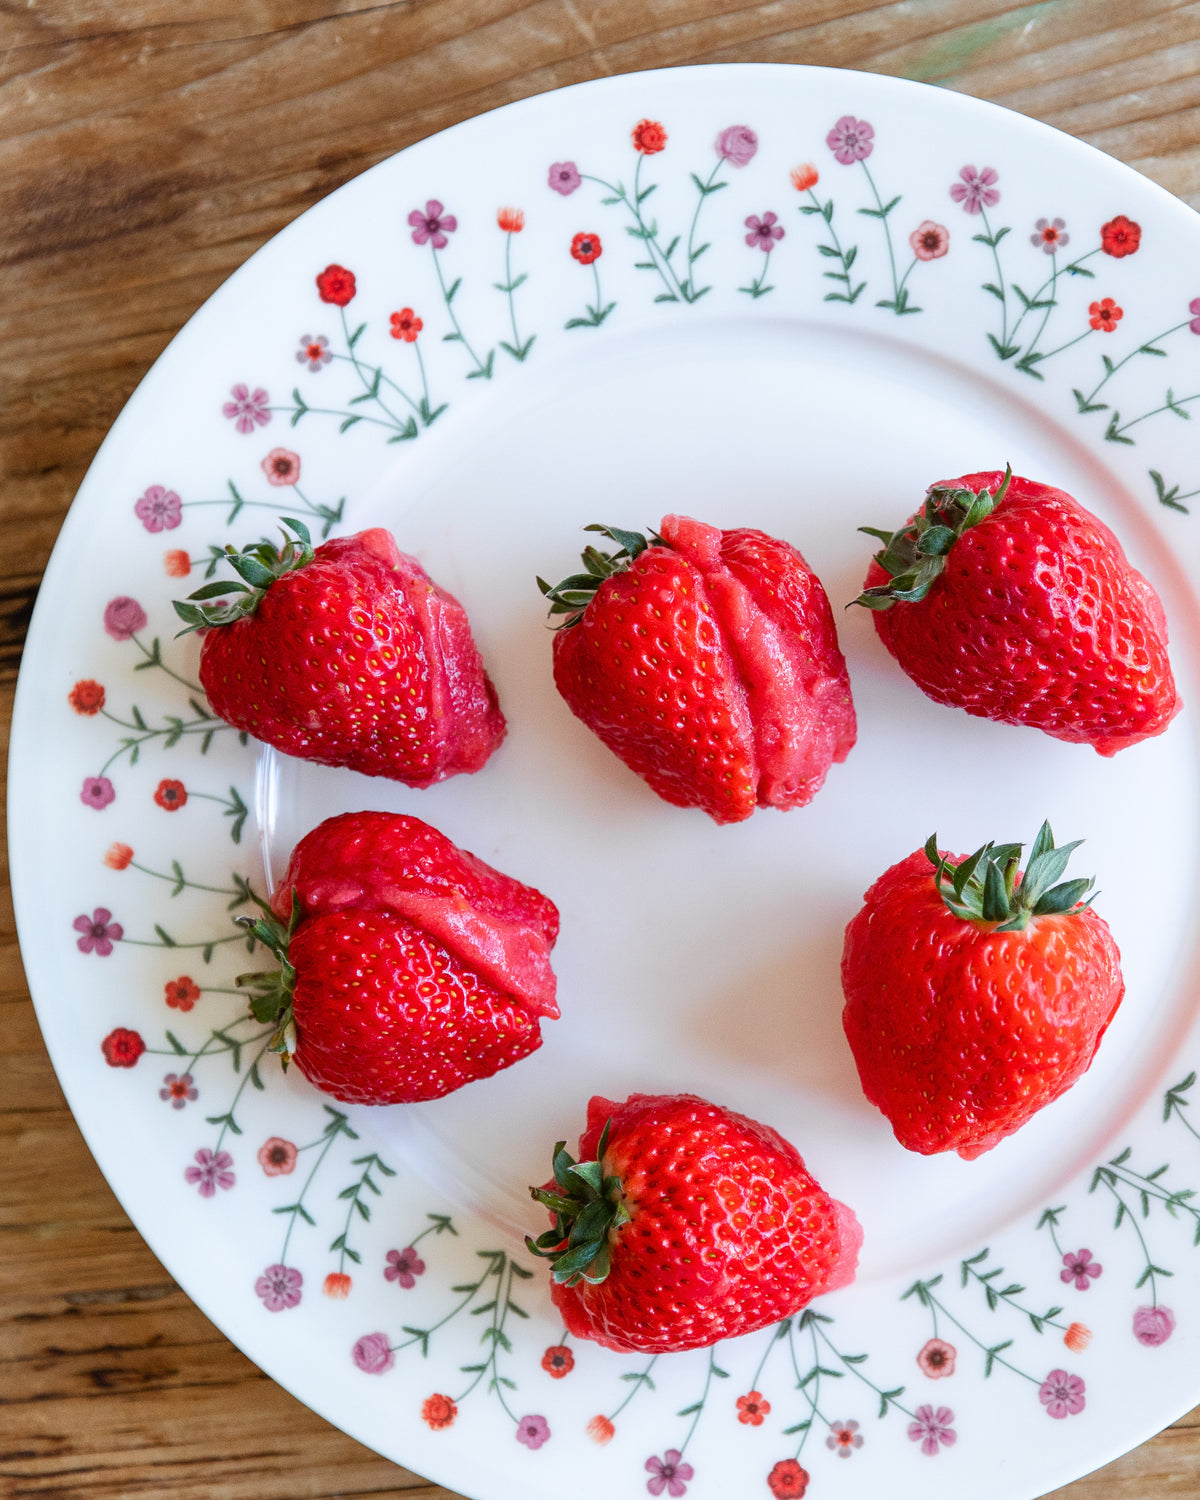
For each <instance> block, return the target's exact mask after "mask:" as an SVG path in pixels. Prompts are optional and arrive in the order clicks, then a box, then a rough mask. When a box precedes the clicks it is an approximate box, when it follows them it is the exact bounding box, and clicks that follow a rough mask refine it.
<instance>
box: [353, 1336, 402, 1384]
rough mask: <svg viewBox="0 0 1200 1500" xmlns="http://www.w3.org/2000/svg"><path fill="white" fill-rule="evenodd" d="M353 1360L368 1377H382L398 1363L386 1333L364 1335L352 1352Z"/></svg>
mask: <svg viewBox="0 0 1200 1500" xmlns="http://www.w3.org/2000/svg"><path fill="white" fill-rule="evenodd" d="M351 1358H352V1359H353V1360H354V1363H355V1364H356V1365H357V1366H358V1368H359V1369H360V1370H362V1371H363V1372H364V1373H365V1374H367V1375H382V1374H383V1373H384V1372H385V1371H387V1370H390V1369H391V1368H392V1366H393V1365H394V1364H395V1363H396V1356H395V1355H394V1354H393V1353H392V1346H391V1345H390V1344H389V1343H388V1336H387V1334H386V1333H364V1334H363V1336H362V1338H360V1339H359V1340H358V1342H357V1343H356V1344H355V1346H354V1348H353V1349H352V1350H351Z"/></svg>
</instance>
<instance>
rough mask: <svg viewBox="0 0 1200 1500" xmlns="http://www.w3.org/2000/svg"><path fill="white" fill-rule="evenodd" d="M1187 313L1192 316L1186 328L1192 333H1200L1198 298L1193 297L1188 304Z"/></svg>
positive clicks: (1199, 299) (1199, 298) (1199, 302)
mask: <svg viewBox="0 0 1200 1500" xmlns="http://www.w3.org/2000/svg"><path fill="white" fill-rule="evenodd" d="M1188 312H1190V313H1191V315H1192V321H1191V322H1190V323H1189V324H1188V327H1189V328H1190V329H1191V330H1192V332H1193V333H1200V297H1193V298H1192V300H1191V301H1190V302H1189V303H1188Z"/></svg>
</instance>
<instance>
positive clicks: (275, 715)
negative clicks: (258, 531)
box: [175, 520, 505, 787]
mask: <svg viewBox="0 0 1200 1500" xmlns="http://www.w3.org/2000/svg"><path fill="white" fill-rule="evenodd" d="M285 524H286V525H287V526H289V527H290V528H291V530H292V531H293V532H294V533H295V538H294V539H293V538H290V537H289V538H286V540H285V544H284V546H283V547H282V548H280V549H277V548H275V547H274V546H272V545H271V543H269V542H262V543H259V544H257V545H255V546H252V547H247V548H246V549H245V550H244V551H242V552H234V551H233V549H232V548H230V549H228V550H227V557H228V561H229V562H230V564H231V565H232V566H233V568H234V570H235V571H236V572H237V574H238V577H239V579H240V580H241V581H240V582H239V581H236V580H229V581H228V582H225V583H210V584H206V585H205V586H204V587H203V588H201V589H198V590H197V591H196V592H195V593H194V594H192V595H191V599H192V600H193V601H208V600H211V599H213V598H215V597H216V596H218V595H221V594H229V593H231V592H232V593H233V594H234V595H235V597H234V598H233V599H231V600H225V601H223V602H221V603H219V604H213V603H207V602H203V603H196V602H193V603H177V604H176V605H175V608H176V611H177V612H178V614H179V615H180V617H181V618H182V619H183V620H185V621H186V622H187V626H188V629H189V630H203V631H204V632H205V634H204V644H203V646H202V648H201V653H200V681H201V682H202V683H203V685H204V689H205V692H206V693H207V694H208V699H209V702H210V704H211V705H212V708H213V712H214V713H216V714H218V715H219V716H220V717H221V718H222V719H224V720H225V721H226V723H229V724H232V725H233V726H234V727H235V728H237V729H242V730H245V731H246V732H247V733H249V734H252V735H253V736H254V737H255V739H258V740H262V741H263V742H264V743H265V744H268V745H274V746H275V748H276V749H277V750H283V751H285V752H286V753H287V754H288V755H296V756H299V757H301V758H302V759H305V760H315V761H319V762H320V763H321V764H322V765H331V766H348V767H349V768H350V769H351V770H352V771H361V772H363V774H364V775H367V776H389V777H391V778H392V779H393V780H396V781H403V782H405V783H406V784H407V785H409V786H416V787H425V786H430V785H432V784H433V783H434V782H436V781H442V780H443V779H444V778H445V777H447V776H454V775H457V774H458V773H459V772H463V771H478V770H479V768H480V767H481V766H482V765H483V763H484V762H485V761H486V760H487V758H488V756H489V755H491V753H492V751H493V750H495V749H496V747H497V746H498V745H499V743H500V741H501V740H502V739H503V738H504V731H505V724H504V718H503V715H502V714H501V712H500V709H499V706H498V705H497V702H496V694H495V691H494V689H493V687H492V684H491V682H490V681H489V680H488V677H487V674H486V673H485V672H484V670H483V664H482V662H481V661H480V658H479V652H478V650H477V649H476V646H475V642H474V640H473V639H472V637H471V628H470V625H469V624H468V622H467V616H466V611H465V610H464V609H463V607H462V605H461V604H459V602H458V600H457V599H455V598H453V596H452V595H450V594H448V593H446V591H445V590H444V589H442V588H439V587H438V585H437V584H436V583H434V582H433V580H432V579H431V578H430V577H429V576H428V574H427V573H426V572H425V570H424V569H423V568H422V567H421V565H420V563H418V562H417V561H416V559H415V558H412V557H408V556H406V555H405V554H404V553H403V552H401V551H400V550H399V549H398V548H397V546H396V543H395V541H394V540H393V538H392V537H391V535H390V534H389V533H388V532H386V531H383V530H381V529H380V528H378V527H376V528H375V529H374V530H371V531H363V532H359V534H358V535H357V536H348V537H338V538H336V539H335V540H333V541H331V542H325V543H323V544H322V545H321V546H319V547H317V548H316V549H315V550H314V548H313V547H312V546H311V543H310V539H309V534H308V531H307V529H306V528H305V526H304V525H303V523H301V522H299V521H293V520H288V521H286V522H285Z"/></svg>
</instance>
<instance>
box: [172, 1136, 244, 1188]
mask: <svg viewBox="0 0 1200 1500" xmlns="http://www.w3.org/2000/svg"><path fill="white" fill-rule="evenodd" d="M192 1160H193V1161H194V1163H195V1165H194V1166H189V1167H185V1168H184V1169H183V1176H184V1181H185V1182H190V1183H193V1184H194V1185H195V1187H196V1189H197V1191H198V1192H199V1194H200V1196H201V1197H202V1198H211V1197H212V1196H213V1195H214V1194H215V1193H216V1191H217V1189H218V1188H220V1189H221V1190H222V1191H223V1192H224V1191H227V1190H228V1189H229V1188H231V1187H232V1186H233V1184H234V1183H235V1182H236V1181H237V1179H236V1177H235V1176H234V1174H233V1173H232V1172H231V1171H230V1170H229V1169H230V1167H232V1166H233V1157H232V1156H230V1154H229V1152H228V1151H217V1152H212V1151H210V1150H209V1149H208V1147H207V1146H204V1147H202V1148H201V1149H200V1150H199V1151H197V1152H196V1155H195V1156H194V1157H193V1158H192Z"/></svg>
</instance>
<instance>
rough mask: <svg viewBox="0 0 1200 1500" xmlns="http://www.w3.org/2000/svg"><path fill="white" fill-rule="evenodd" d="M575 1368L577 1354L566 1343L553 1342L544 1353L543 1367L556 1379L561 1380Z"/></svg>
mask: <svg viewBox="0 0 1200 1500" xmlns="http://www.w3.org/2000/svg"><path fill="white" fill-rule="evenodd" d="M574 1368H575V1356H574V1355H573V1354H572V1353H571V1351H570V1350H569V1349H568V1348H567V1346H566V1344H551V1346H550V1348H549V1349H547V1350H546V1352H545V1354H543V1355H542V1369H543V1370H545V1371H546V1373H547V1374H548V1375H550V1376H551V1377H552V1378H553V1379H555V1380H561V1379H562V1378H563V1376H564V1375H569V1374H570V1373H571V1371H572V1370H573V1369H574Z"/></svg>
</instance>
